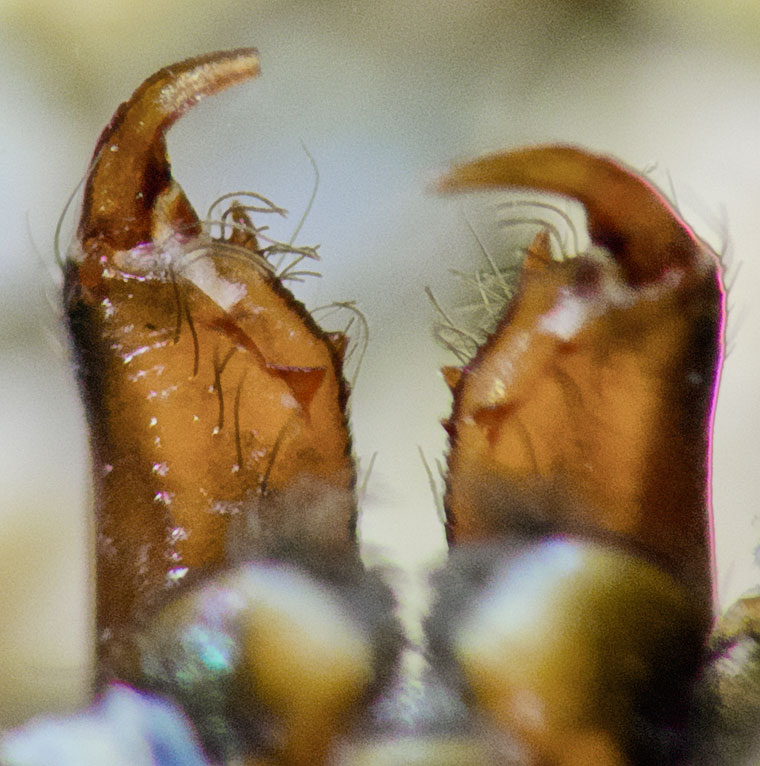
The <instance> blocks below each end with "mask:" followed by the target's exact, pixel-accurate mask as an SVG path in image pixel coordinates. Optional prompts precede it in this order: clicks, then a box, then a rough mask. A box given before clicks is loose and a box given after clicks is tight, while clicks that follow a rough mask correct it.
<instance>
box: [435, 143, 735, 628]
mask: <svg viewBox="0 0 760 766" xmlns="http://www.w3.org/2000/svg"><path fill="white" fill-rule="evenodd" d="M494 187H528V188H530V189H535V190H540V191H548V192H555V193H559V194H564V195H567V196H570V197H573V198H575V199H577V200H578V201H579V202H581V203H582V205H583V206H584V208H585V210H586V215H587V219H588V230H589V236H590V239H591V243H592V246H591V248H590V249H589V251H588V252H585V253H582V254H579V255H578V256H576V257H573V258H569V259H565V260H555V259H553V258H552V256H551V252H550V249H549V240H548V236H547V234H546V233H542V234H539V235H538V236H537V237H536V239H535V241H534V242H533V244H532V246H531V247H530V248H529V249H528V252H527V256H526V258H525V261H524V263H523V266H522V271H521V273H520V276H519V281H518V285H517V290H516V295H515V297H514V299H513V300H512V301H511V302H510V304H509V306H508V308H507V310H506V313H505V315H504V317H503V318H502V320H501V321H500V323H499V325H498V327H497V329H496V330H495V332H494V333H493V334H492V335H491V336H490V338H489V339H488V340H487V342H486V343H484V344H483V346H482V347H481V348H480V349H479V350H478V352H477V354H476V355H475V357H474V358H473V359H472V361H471V362H470V363H469V365H467V366H466V367H465V369H464V371H463V373H460V372H459V371H452V370H449V371H448V377H449V380H450V382H451V383H452V384H453V386H454V409H453V414H452V417H451V419H450V421H449V423H448V429H449V433H450V436H451V451H450V454H449V458H448V465H449V476H448V479H447V492H446V507H447V512H448V518H449V527H450V534H451V535H452V536H453V537H454V538H455V539H457V540H477V539H483V538H484V537H488V535H489V534H492V533H494V532H495V531H500V532H508V531H510V530H512V531H516V530H519V529H520V528H526V527H527V528H530V527H534V528H535V529H536V531H537V532H538V533H545V532H547V531H549V532H551V531H557V530H560V531H579V532H582V531H584V530H590V531H592V532H596V533H599V532H604V533H607V534H609V535H612V536H613V537H615V538H618V539H620V540H623V541H628V542H629V543H630V544H633V545H636V546H640V547H641V549H642V550H644V551H647V552H648V553H649V554H650V555H653V556H655V557H658V558H660V559H661V560H662V561H663V562H664V563H665V564H666V565H667V566H668V567H670V568H672V570H673V571H674V572H675V573H676V574H677V575H678V576H679V577H681V578H683V579H684V580H685V581H687V582H688V583H689V587H690V588H691V590H692V593H693V598H695V599H697V600H698V601H699V602H700V604H701V607H702V610H703V612H704V614H705V618H706V620H709V618H710V616H711V615H712V581H711V575H712V565H711V561H712V555H711V537H710V534H711V529H710V523H711V522H710V487H709V478H710V477H709V466H710V434H711V426H712V415H713V408H714V402H715V393H716V388H717V380H718V375H719V370H720V363H721V359H722V330H723V324H724V311H723V290H722V286H721V281H720V269H719V263H718V259H717V257H716V255H715V253H714V252H713V251H712V250H711V249H710V248H709V247H708V246H707V245H706V244H705V243H703V242H702V241H700V240H699V239H698V238H697V237H696V236H695V235H694V234H693V233H692V231H691V229H690V228H689V227H688V226H687V224H686V223H684V222H683V221H682V220H681V218H680V217H679V216H678V215H677V213H676V212H675V211H674V210H673V208H672V207H671V206H670V205H669V204H668V203H667V202H666V201H665V199H664V198H663V197H662V196H661V195H660V194H659V193H658V192H657V190H656V189H655V188H654V187H653V186H651V185H650V184H649V183H648V182H646V181H645V180H644V179H642V178H641V177H640V176H638V175H636V174H635V173H634V172H633V171H630V170H628V169H626V168H624V167H623V166H622V165H620V164H619V163H617V162H615V161H613V160H610V159H608V158H605V157H600V156H596V155H592V154H589V153H587V152H585V151H583V150H580V149H576V148H574V147H568V146H545V147H535V148H529V149H524V150H518V151H514V152H507V153H505V154H501V155H494V156H491V157H486V158H484V159H481V160H476V161H474V162H472V163H470V164H466V165H462V166H460V167H457V168H455V169H454V170H453V171H452V172H451V173H450V174H449V175H448V176H447V177H446V178H444V179H443V180H442V182H441V189H442V190H444V191H447V192H451V191H464V190H477V189H487V188H494Z"/></svg>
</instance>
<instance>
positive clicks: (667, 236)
mask: <svg viewBox="0 0 760 766" xmlns="http://www.w3.org/2000/svg"><path fill="white" fill-rule="evenodd" d="M504 186H523V187H528V188H531V189H539V190H541V191H547V192H555V193H558V194H565V195H567V196H570V197H573V198H574V199H577V200H578V201H579V202H580V203H581V204H582V205H583V206H584V207H585V208H586V214H587V217H588V231H589V236H590V237H591V241H592V242H594V243H595V244H597V245H601V246H603V247H605V248H607V249H608V250H609V251H610V252H611V253H612V255H613V257H614V258H615V260H616V261H617V262H618V264H619V265H620V267H621V269H622V270H623V272H624V274H625V277H626V280H627V281H628V283H629V284H630V285H631V286H637V285H641V284H644V283H647V282H651V281H654V280H656V279H657V278H658V277H660V276H662V274H663V272H664V271H666V270H667V269H669V268H673V267H676V268H678V267H688V266H689V265H693V263H694V261H695V259H696V258H697V257H698V254H699V252H700V250H701V246H700V243H699V241H698V240H697V239H696V237H695V236H694V234H693V233H692V231H691V229H690V228H689V227H688V226H687V225H686V224H685V223H684V222H683V221H682V220H681V218H680V217H679V216H678V215H677V213H676V212H675V211H674V210H673V208H672V207H671V206H670V205H669V204H668V203H667V202H666V201H665V199H664V198H663V196H662V195H661V194H660V193H659V192H658V191H657V190H656V189H655V188H654V186H652V185H651V184H649V183H647V182H646V181H645V180H643V179H642V178H640V177H639V176H638V175H636V174H635V173H633V172H632V171H630V170H628V169H626V168H625V167H623V166H622V165H620V164H619V163H617V162H616V161H614V160H612V159H610V158H608V157H602V156H599V155H595V154H590V153H588V152H586V151H584V150H583V149H579V148H576V147H573V146H562V145H556V146H537V147H531V148H527V149H519V150H517V151H512V152H505V153H499V154H492V155H490V156H487V157H483V158H481V159H478V160H475V161H473V162H469V163H465V164H463V165H458V166H456V167H455V168H454V169H453V170H451V171H450V172H449V173H448V174H447V175H446V176H444V178H442V179H441V180H440V181H439V183H438V190H439V191H441V192H460V191H473V190H478V189H487V188H495V187H504Z"/></svg>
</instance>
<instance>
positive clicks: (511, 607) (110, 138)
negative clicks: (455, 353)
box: [0, 49, 760, 766]
mask: <svg viewBox="0 0 760 766" xmlns="http://www.w3.org/2000/svg"><path fill="white" fill-rule="evenodd" d="M258 71H259V64H258V58H257V55H256V53H255V51H253V50H247V49H246V50H236V51H231V52H224V53H215V54H211V55H207V56H202V57H199V58H196V59H191V60H188V61H185V62H182V63H180V64H177V65H175V66H172V67H169V68H166V69H163V70H161V71H160V72H158V73H157V74H155V75H154V76H153V77H151V78H150V79H148V80H147V81H146V82H145V83H144V84H143V85H141V86H140V88H138V90H137V91H136V92H135V94H134V95H133V96H132V98H131V99H130V100H129V101H127V102H125V103H124V104H122V105H121V106H120V107H119V109H118V110H117V112H116V114H115V115H114V118H113V120H112V121H111V123H110V125H109V126H108V127H107V128H106V129H105V131H104V132H103V134H102V135H101V137H100V140H99V142H98V145H97V147H96V149H95V153H94V157H93V160H92V163H91V166H90V170H89V173H88V177H87V180H86V184H85V188H84V199H83V208H82V214H81V218H80V222H79V227H78V230H77V237H76V242H75V244H74V246H73V247H72V249H71V250H70V253H69V257H68V259H67V261H66V263H65V287H64V306H65V313H66V319H67V323H68V328H69V331H70V334H71V337H72V340H73V347H74V360H75V364H76V367H77V373H78V376H79V380H80V383H81V389H82V393H83V397H84V400H85V403H86V407H87V412H88V417H89V424H90V430H91V443H92V454H93V475H94V483H95V496H96V507H95V515H96V525H97V553H96V560H97V571H96V576H97V587H96V594H97V595H96V599H97V606H96V610H97V670H98V679H97V685H98V688H99V690H100V691H99V695H100V696H99V697H98V700H97V701H96V702H95V703H94V705H93V707H92V708H91V709H90V710H88V711H86V712H84V713H82V714H80V715H79V716H74V717H71V718H69V719H62V720H58V721H49V722H47V723H37V724H32V725H30V726H29V727H28V728H25V729H22V730H19V731H17V732H11V733H9V734H8V735H7V736H6V737H5V739H4V740H3V744H2V750H0V753H1V757H0V761H1V762H2V763H4V764H14V766H16V765H19V764H48V763H49V764H53V763H56V764H58V763H94V762H98V763H106V762H107V763H114V764H119V763H147V764H149V763H154V764H160V765H161V766H168V764H179V763H183V764H206V763H235V764H238V763H245V764H326V763H341V764H444V763H446V764H471V763H504V764H537V765H539V764H541V765H543V764H546V765H547V766H548V765H549V764H552V765H553V764H558V765H559V764H562V765H563V766H581V765H582V764H589V763H593V764H595V765H596V766H622V765H623V764H675V763H690V764H697V763H699V764H702V763H704V764H707V763H726V764H728V763H750V762H751V760H749V759H751V758H752V757H753V755H754V752H753V748H754V745H755V741H754V739H755V738H754V729H755V722H756V712H757V711H758V710H759V709H760V706H759V705H757V704H756V700H755V697H757V696H758V692H757V690H756V689H755V686H754V685H753V683H752V677H751V676H752V673H753V672H754V667H755V664H756V662H755V654H756V648H755V644H754V639H753V635H754V633H753V627H752V626H753V625H754V624H755V621H754V617H753V608H754V602H753V601H751V600H744V601H742V602H741V603H740V604H739V605H738V606H737V607H736V609H735V610H734V611H733V612H732V613H731V615H730V616H729V618H727V619H726V621H725V622H724V623H723V626H724V627H723V629H722V632H721V631H714V630H713V624H712V623H713V586H712V560H711V558H712V556H711V542H710V526H709V525H710V519H709V486H708V480H709V449H710V429H711V421H712V414H713V405H714V399H715V392H716V381H717V376H718V372H719V368H720V363H721V359H722V331H723V321H724V306H723V291H722V287H721V281H720V266H719V263H718V260H717V258H716V256H715V254H714V253H713V252H712V251H711V250H710V249H709V248H708V247H707V246H706V245H705V244H704V243H703V242H702V241H700V240H699V239H698V238H697V237H695V235H694V234H693V233H692V231H691V230H690V229H689V227H688V226H687V225H686V224H685V223H684V222H683V221H682V220H681V219H680V217H679V216H678V215H677V214H676V212H675V211H674V210H673V209H672V208H671V207H670V206H669V205H668V203H667V202H666V201H665V200H664V199H663V197H662V196H661V195H660V194H659V193H658V192H657V191H656V190H655V189H654V188H653V187H652V186H651V185H650V184H648V183H647V182H646V181H645V180H643V179H642V178H640V177H639V176H637V175H636V174H635V173H633V172H631V171H630V170H628V169H626V168H624V167H622V166H621V165H619V164H618V163H616V162H614V161H612V160H610V159H607V158H604V157H599V156H595V155H593V154H589V153H588V152H585V151H583V150H581V149H577V148H573V147H568V146H543V147H536V148H529V149H523V150H519V151H512V152H507V153H504V154H499V155H493V156H490V157H486V158H484V159H480V160H476V161H474V162H472V163H469V164H465V165H461V166H459V167H455V168H454V169H453V170H452V171H451V172H450V173H449V174H448V175H447V176H446V177H445V178H443V179H442V180H441V182H440V184H439V189H440V191H442V192H455V191H460V190H477V189H484V188H492V187H493V188H495V187H524V188H529V189H535V190H541V191H549V192H555V193H559V194H564V195H567V196H569V197H573V198H575V199H577V200H578V201H580V202H581V204H582V205H583V206H584V208H585V210H586V214H587V220H588V231H589V237H590V240H591V243H592V245H591V247H590V248H589V250H588V251H587V252H584V253H581V254H579V255H578V256H577V257H575V258H572V259H566V260H555V259H554V258H553V257H552V252H551V247H550V243H549V234H548V231H546V230H541V231H539V232H538V234H537V235H536V236H535V238H534V239H533V241H532V242H530V243H528V246H527V249H526V254H525V257H524V260H523V262H522V266H521V270H520V273H519V277H518V280H517V284H516V291H515V295H514V298H513V299H512V300H511V301H510V302H509V303H508V305H507V306H506V308H504V309H503V313H502V316H501V318H500V319H499V320H498V322H497V323H496V324H495V327H494V328H492V331H491V332H490V333H489V334H488V337H487V339H486V340H485V342H484V343H482V345H480V347H479V348H478V349H477V351H476V353H475V354H474V356H473V357H472V359H470V360H469V361H468V362H467V363H466V364H465V365H464V366H463V367H461V368H455V367H449V368H445V370H444V376H445V378H446V380H447V382H448V383H449V385H450V387H451V389H452V391H453V394H454V405H453V411H452V414H451V416H450V418H449V419H448V420H446V421H445V424H444V425H445V427H446V429H447V432H448V434H449V439H450V442H449V454H448V474H447V477H446V493H445V499H444V504H445V511H446V532H447V537H448V539H449V542H450V543H451V545H452V552H451V555H450V557H449V561H448V563H447V564H446V565H445V566H444V567H443V569H442V571H441V572H439V573H438V574H437V575H436V576H435V578H434V588H435V600H434V604H433V606H432V609H431V613H430V615H429V617H428V618H427V620H426V623H425V627H426V635H425V639H424V645H423V646H417V647H413V648H411V649H410V647H409V646H408V645H407V644H408V641H407V639H406V638H404V636H403V634H402V632H401V630H400V629H399V627H398V625H397V622H396V619H395V617H394V601H393V596H392V594H391V592H390V590H389V589H388V588H387V587H386V586H385V585H384V584H383V583H382V582H381V580H380V578H379V577H377V576H376V575H375V574H374V573H372V572H368V571H366V569H365V568H364V567H363V565H362V563H361V560H360V558H359V554H358V548H357V541H356V516H357V504H356V502H357V501H356V493H355V482H356V471H355V466H354V462H353V459H352V453H351V440H350V435H349V429H348V422H347V414H346V403H347V399H348V393H349V392H348V386H347V384H346V382H345V380H344V378H343V374H342V367H343V361H344V355H345V352H346V347H347V343H348V341H347V338H346V336H345V335H343V334H341V333H327V332H324V331H323V330H322V329H320V327H319V326H318V325H317V324H316V322H315V321H314V319H313V318H312V316H311V315H310V314H309V313H308V312H307V311H306V310H305V309H304V307H303V306H302V305H301V304H300V303H299V302H297V301H296V300H295V299H294V297H293V296H292V295H291V293H290V292H289V290H288V289H286V287H284V286H283V282H282V279H281V277H282V272H281V271H280V272H279V274H278V271H277V269H276V268H275V267H274V266H273V262H274V257H275V256H276V254H278V253H282V251H283V250H287V249H288V247H287V246H283V245H281V244H280V243H276V242H273V241H271V240H268V239H267V238H266V234H265V233H264V232H263V230H262V229H260V228H257V227H256V225H255V224H254V221H255V220H256V216H257V214H258V212H259V208H260V207H262V206H263V208H264V210H267V209H268V210H273V209H275V210H276V208H275V207H274V206H273V205H271V204H270V203H269V202H268V201H267V200H265V199H263V198H259V199H257V200H253V202H252V200H251V199H249V198H241V199H237V200H235V201H233V202H231V204H230V206H229V208H228V209H227V210H226V211H225V212H224V214H223V215H222V218H221V221H220V222H221V224H223V226H222V234H221V236H220V237H218V238H213V237H212V236H211V235H210V233H209V222H201V221H200V220H199V218H198V217H197V215H196V214H195V212H194V210H193V208H192V206H191V205H190V203H189V202H188V200H187V199H186V197H185V196H184V193H183V192H182V189H181V188H180V187H179V186H178V185H177V183H176V182H175V181H174V179H173V178H172V176H171V173H170V167H169V163H168V159H167V156H166V146H165V133H166V131H167V130H168V128H169V127H170V126H171V125H172V124H173V122H174V121H175V120H176V119H177V118H178V117H179V116H181V115H182V114H183V113H184V112H185V111H186V110H187V109H189V108H190V107H191V106H193V105H194V104H195V103H197V101H199V100H200V99H201V98H202V97H203V96H205V95H208V94H213V93H216V92H218V91H220V90H222V89H223V88H225V87H227V86H228V85H232V84H235V83H238V82H240V81H242V80H245V79H247V78H249V77H252V76H254V75H256V74H258ZM252 219H253V220H252ZM291 249H293V248H291ZM308 255H310V253H309V252H308V250H307V249H301V250H298V249H295V257H296V259H300V258H302V257H307V256H308ZM711 631H713V632H712V638H711V637H710V636H711ZM414 651H417V652H422V653H423V654H424V660H425V661H424V663H423V664H422V666H421V667H422V669H421V670H420V669H419V668H418V672H417V674H416V675H415V674H413V673H410V672H409V671H408V668H406V663H405V658H407V659H408V657H409V656H410V652H414ZM753 695H754V696H753ZM96 753H99V754H100V755H95V754H96ZM104 754H105V755H104Z"/></svg>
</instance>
